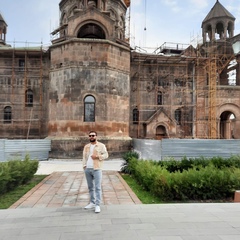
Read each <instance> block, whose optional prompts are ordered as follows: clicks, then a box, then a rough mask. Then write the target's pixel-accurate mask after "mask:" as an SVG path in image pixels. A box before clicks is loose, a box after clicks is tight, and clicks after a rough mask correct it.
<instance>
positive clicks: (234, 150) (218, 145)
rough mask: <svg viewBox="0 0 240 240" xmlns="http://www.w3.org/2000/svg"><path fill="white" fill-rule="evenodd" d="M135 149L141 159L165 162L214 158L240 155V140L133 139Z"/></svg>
mask: <svg viewBox="0 0 240 240" xmlns="http://www.w3.org/2000/svg"><path fill="white" fill-rule="evenodd" d="M133 148H134V150H135V151H136V152H138V153H139V156H140V158H141V159H146V160H147V159H152V160H157V161H160V160H163V159H166V158H169V157H173V158H174V159H177V160H179V159H181V158H183V157H185V156H186V157H187V158H196V157H207V158H210V157H214V156H221V157H223V158H227V157H230V156H231V155H240V140H218V139H216V140H215V139H214V140H212V139H163V140H149V139H133Z"/></svg>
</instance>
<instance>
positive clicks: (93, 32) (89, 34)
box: [77, 23, 106, 39]
mask: <svg viewBox="0 0 240 240" xmlns="http://www.w3.org/2000/svg"><path fill="white" fill-rule="evenodd" d="M77 37H78V38H93V39H106V35H105V32H104V30H103V29H102V28H101V27H100V26H98V25H97V24H94V23H88V24H86V25H84V26H83V27H81V29H80V30H79V32H78V36H77Z"/></svg>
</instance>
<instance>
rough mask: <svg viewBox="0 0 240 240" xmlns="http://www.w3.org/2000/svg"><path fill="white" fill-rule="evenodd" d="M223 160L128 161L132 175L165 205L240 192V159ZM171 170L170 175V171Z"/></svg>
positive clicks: (230, 196) (213, 198)
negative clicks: (170, 202) (163, 201)
mask: <svg viewBox="0 0 240 240" xmlns="http://www.w3.org/2000/svg"><path fill="white" fill-rule="evenodd" d="M227 161H228V160H226V159H222V158H220V157H216V158H212V159H204V158H199V159H197V161H194V159H191V160H187V159H183V163H182V162H181V161H174V160H173V159H171V160H169V161H165V162H162V163H161V164H158V163H156V162H155V161H154V162H153V161H151V160H149V161H144V160H137V159H135V160H133V159H131V160H130V161H129V164H130V166H131V173H132V175H133V176H134V178H135V179H136V180H137V181H138V182H139V184H141V185H142V187H143V188H144V189H146V190H148V191H150V192H151V193H152V194H154V195H155V196H158V197H159V198H161V199H162V200H165V201H176V200H177V201H186V200H220V199H228V198H232V197H233V194H234V192H235V190H237V189H240V169H239V168H236V166H238V163H239V158H233V157H232V162H231V161H229V163H227ZM169 170H170V171H169Z"/></svg>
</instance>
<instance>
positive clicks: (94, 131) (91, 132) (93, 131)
mask: <svg viewBox="0 0 240 240" xmlns="http://www.w3.org/2000/svg"><path fill="white" fill-rule="evenodd" d="M90 133H95V134H96V136H97V132H96V131H90V132H89V133H88V134H90Z"/></svg>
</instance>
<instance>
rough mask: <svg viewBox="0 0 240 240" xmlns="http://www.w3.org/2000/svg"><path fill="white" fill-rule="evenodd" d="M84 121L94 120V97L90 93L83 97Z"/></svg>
mask: <svg viewBox="0 0 240 240" xmlns="http://www.w3.org/2000/svg"><path fill="white" fill-rule="evenodd" d="M84 122H95V98H94V97H93V96H90V95H89V96H87V97H85V99H84Z"/></svg>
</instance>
